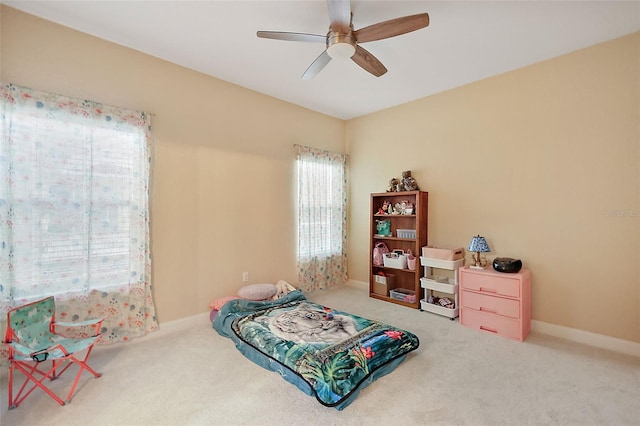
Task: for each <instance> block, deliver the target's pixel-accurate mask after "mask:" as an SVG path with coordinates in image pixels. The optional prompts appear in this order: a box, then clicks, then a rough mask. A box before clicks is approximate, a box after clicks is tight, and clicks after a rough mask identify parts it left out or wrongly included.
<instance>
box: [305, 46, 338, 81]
mask: <svg viewBox="0 0 640 426" xmlns="http://www.w3.org/2000/svg"><path fill="white" fill-rule="evenodd" d="M329 62H331V56H329V54H328V53H327V51H326V50H325V51H324V52H322V53H321V54H320V56H318V57H317V58H316V59H315V61H313V62H312V63H311V65H309V68H307V70H306V71H305V72H304V74H302V79H303V80H311V79H312V78H313V77H315V75H316V74H318V73H319V72H320V70H322V68H324V67H325V66H326V65H327V64H328V63H329Z"/></svg>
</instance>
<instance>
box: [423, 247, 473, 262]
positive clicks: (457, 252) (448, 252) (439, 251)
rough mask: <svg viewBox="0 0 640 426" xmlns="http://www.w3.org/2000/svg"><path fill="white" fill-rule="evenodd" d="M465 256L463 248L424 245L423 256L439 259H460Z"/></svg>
mask: <svg viewBox="0 0 640 426" xmlns="http://www.w3.org/2000/svg"><path fill="white" fill-rule="evenodd" d="M463 256H464V249H463V248H444V247H442V248H439V247H422V257H428V258H429V259H438V260H458V259H462V257H463Z"/></svg>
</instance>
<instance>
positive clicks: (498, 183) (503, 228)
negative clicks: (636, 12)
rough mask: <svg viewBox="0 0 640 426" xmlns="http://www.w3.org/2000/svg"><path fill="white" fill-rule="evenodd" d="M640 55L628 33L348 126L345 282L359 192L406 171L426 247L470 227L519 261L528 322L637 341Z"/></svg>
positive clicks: (352, 265) (364, 224)
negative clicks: (425, 220)
mask: <svg viewBox="0 0 640 426" xmlns="http://www.w3.org/2000/svg"><path fill="white" fill-rule="evenodd" d="M639 55H640V34H638V33H636V34H634V35H632V36H627V37H624V38H621V39H618V40H615V41H612V42H608V43H604V44H600V45H597V46H594V47H590V48H587V49H584V50H581V51H577V52H574V53H571V54H569V55H565V56H562V57H559V58H556V59H553V60H549V61H546V62H542V63H539V64H536V65H533V66H529V67H526V68H522V69H519V70H516V71H513V72H509V73H506V74H503V75H499V76H496V77H494V78H490V79H486V80H483V81H480V82H477V83H474V84H469V85H467V86H464V87H460V88H457V89H455V90H450V91H447V92H444V93H440V94H437V95H434V96H430V97H427V98H424V99H420V100H418V101H415V102H412V103H408V104H404V105H401V106H398V107H395V108H392V109H388V110H385V111H382V112H379V113H375V114H370V115H367V116H364V117H361V118H358V119H354V120H351V121H349V122H348V123H347V151H348V153H349V154H350V158H351V164H350V185H351V186H350V188H351V192H350V198H351V212H350V216H349V219H350V224H351V232H350V238H349V242H350V246H349V255H350V257H349V260H350V261H349V273H350V277H351V278H352V279H356V280H362V281H366V280H367V278H368V273H369V270H368V266H367V265H368V261H369V257H370V254H369V247H368V244H367V232H368V229H369V216H368V211H367V207H368V205H369V204H368V202H369V193H371V192H381V191H384V190H385V189H386V186H387V182H388V180H389V178H391V177H394V176H398V175H399V174H400V172H401V171H402V170H405V169H410V170H412V171H413V176H414V177H415V178H416V179H417V181H418V184H420V186H421V189H423V190H427V191H429V216H430V217H429V243H430V244H433V245H436V246H459V247H465V248H466V247H467V246H468V244H469V241H470V240H471V237H472V236H473V235H475V234H478V233H479V234H482V235H483V236H485V237H486V238H487V240H488V242H489V245H490V247H491V248H492V253H490V257H491V258H493V257H496V256H503V257H515V258H521V259H522V260H523V261H524V263H525V265H526V267H529V268H530V269H531V271H532V277H533V302H532V303H533V304H532V308H533V318H534V319H536V320H540V321H544V322H548V323H552V324H557V325H561V326H566V327H572V328H576V329H581V330H586V331H590V332H594V333H600V334H604V335H608V336H613V337H617V338H621V339H626V340H631V341H635V342H640V285H639V275H638V255H639V253H640V247H639V246H638V237H639V228H638V227H639V224H640V206H639V204H638V196H639V195H640V193H639V191H640V187H639V184H638V183H639V182H638V181H639V178H640V167H639V166H640V163H639V161H638V160H639V158H638V156H639V146H638V144H639V142H640V126H639V122H640V103H639V100H640V90H639V85H638V82H639V80H640V79H639V76H640V67H639V62H640V60H639ZM468 257H469V256H468Z"/></svg>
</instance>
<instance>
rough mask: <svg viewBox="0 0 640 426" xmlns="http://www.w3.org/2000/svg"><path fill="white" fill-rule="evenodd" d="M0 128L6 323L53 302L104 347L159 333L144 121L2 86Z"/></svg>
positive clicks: (1, 297) (0, 251) (0, 265)
mask: <svg viewBox="0 0 640 426" xmlns="http://www.w3.org/2000/svg"><path fill="white" fill-rule="evenodd" d="M0 120H1V121H0V181H1V182H2V184H1V185H0V301H1V309H0V311H1V312H0V321H6V312H7V311H8V310H9V309H11V308H12V307H14V306H19V305H22V304H24V303H28V302H30V301H33V300H38V299H40V298H43V297H45V296H50V295H53V296H55V298H56V315H57V318H58V319H59V320H61V321H74V320H78V321H82V320H85V319H88V318H96V317H102V316H106V317H107V320H106V321H105V322H104V323H103V338H102V341H103V342H116V341H126V340H129V339H130V338H132V337H136V336H141V335H144V334H146V333H147V332H149V331H151V330H154V329H156V328H157V327H158V325H157V321H156V316H155V308H154V305H153V299H152V289H151V256H150V245H149V207H148V204H149V203H148V198H149V171H150V160H151V155H150V148H151V138H150V121H149V116H148V114H146V113H143V112H138V111H131V110H126V109H122V108H117V107H113V106H108V105H102V104H99V103H96V102H92V101H86V100H80V99H73V98H69V97H65V96H60V95H54V94H49V93H43V92H39V91H36V90H33V89H29V88H25V87H20V86H16V85H12V84H3V83H0ZM5 327H6V324H3V323H0V328H2V330H0V331H1V332H2V335H4V328H5Z"/></svg>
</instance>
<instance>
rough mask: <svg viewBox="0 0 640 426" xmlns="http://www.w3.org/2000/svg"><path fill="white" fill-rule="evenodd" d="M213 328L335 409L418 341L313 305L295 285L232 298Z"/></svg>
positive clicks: (394, 364) (392, 329)
mask: <svg viewBox="0 0 640 426" xmlns="http://www.w3.org/2000/svg"><path fill="white" fill-rule="evenodd" d="M213 328H214V329H215V330H216V331H217V332H218V333H219V334H220V335H222V336H225V337H228V338H230V339H232V340H233V342H234V343H235V345H236V347H237V348H238V350H239V351H240V352H241V353H242V354H243V355H245V356H246V357H247V358H249V359H250V360H251V361H253V362H255V363H256V364H258V365H260V366H262V367H264V368H266V369H268V370H271V371H275V372H278V373H279V374H280V375H282V377H283V378H284V379H285V380H287V381H289V382H290V383H293V384H294V385H296V386H297V387H298V388H299V389H300V390H302V391H303V392H305V393H306V394H308V395H312V396H315V397H316V399H317V400H318V401H319V402H320V403H321V404H323V405H325V406H327V407H335V408H337V409H339V410H341V409H343V408H344V407H346V406H347V405H349V404H350V403H351V402H353V400H354V399H355V398H356V396H357V395H358V392H359V391H360V390H361V389H362V388H364V387H365V386H367V385H369V384H370V383H372V382H374V381H375V380H377V379H378V378H380V377H382V376H384V375H385V374H388V373H390V372H391V371H393V370H394V369H395V368H396V367H397V366H398V365H399V364H400V363H401V362H402V361H403V360H404V359H405V357H406V356H407V354H408V353H409V352H411V351H413V350H415V349H417V348H418V345H419V341H418V337H417V336H415V335H414V334H412V333H410V332H408V331H406V330H401V329H399V328H396V327H392V326H390V325H388V324H384V323H381V322H378V321H373V320H369V319H366V318H362V317H359V316H356V315H353V314H349V313H347V312H342V311H337V310H334V309H331V308H328V307H326V306H322V305H318V304H316V303H313V302H310V301H308V300H307V299H306V298H305V296H304V295H303V294H302V292H301V291H299V290H297V291H294V292H291V293H289V294H287V295H286V296H284V297H282V298H280V299H278V300H273V301H263V302H255V301H249V300H243V299H237V300H232V301H230V302H228V303H226V304H225V305H224V306H223V307H222V309H221V310H220V312H219V313H218V315H217V316H216V318H215V319H214V321H213Z"/></svg>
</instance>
